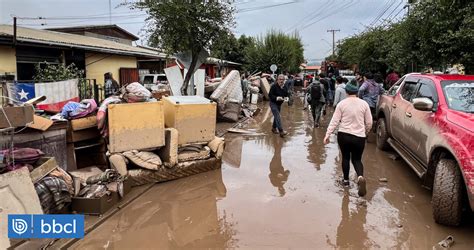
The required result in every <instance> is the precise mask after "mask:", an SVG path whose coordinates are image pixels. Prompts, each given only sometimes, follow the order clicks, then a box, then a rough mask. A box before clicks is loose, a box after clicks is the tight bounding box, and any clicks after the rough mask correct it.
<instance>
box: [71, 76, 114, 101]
mask: <svg viewBox="0 0 474 250" xmlns="http://www.w3.org/2000/svg"><path fill="white" fill-rule="evenodd" d="M77 87H78V89H79V98H80V100H83V99H94V100H95V101H96V102H97V103H100V102H102V101H103V100H104V99H105V98H107V96H105V93H107V92H108V91H106V88H105V86H104V85H99V84H97V81H96V79H82V80H80V81H79V85H78V86H77Z"/></svg>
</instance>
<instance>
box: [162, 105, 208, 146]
mask: <svg viewBox="0 0 474 250" xmlns="http://www.w3.org/2000/svg"><path fill="white" fill-rule="evenodd" d="M163 102H164V106H165V125H166V127H169V128H175V129H177V130H178V133H179V136H178V144H179V145H184V144H191V143H207V142H209V141H211V140H212V139H214V136H215V133H216V103H214V102H211V101H210V100H209V99H206V98H204V97H200V96H169V97H165V98H163Z"/></svg>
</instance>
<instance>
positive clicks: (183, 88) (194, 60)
mask: <svg viewBox="0 0 474 250" xmlns="http://www.w3.org/2000/svg"><path fill="white" fill-rule="evenodd" d="M198 57H199V53H192V54H191V65H190V66H189V69H188V72H187V73H186V76H185V77H184V82H183V86H181V95H188V92H187V90H188V87H189V80H191V76H192V75H193V74H194V72H195V71H196V69H195V67H196V64H197V61H198Z"/></svg>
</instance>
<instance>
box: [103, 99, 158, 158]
mask: <svg viewBox="0 0 474 250" xmlns="http://www.w3.org/2000/svg"><path fill="white" fill-rule="evenodd" d="M108 118H109V151H110V152H111V153H119V152H124V151H129V150H134V149H135V150H142V149H149V148H159V147H162V146H164V145H165V122H164V111H163V102H161V101H159V102H142V103H127V104H111V105H109V106H108Z"/></svg>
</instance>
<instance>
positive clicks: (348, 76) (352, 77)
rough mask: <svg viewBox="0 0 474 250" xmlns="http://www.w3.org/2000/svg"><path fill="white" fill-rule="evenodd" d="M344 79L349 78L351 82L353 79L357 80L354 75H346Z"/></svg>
mask: <svg viewBox="0 0 474 250" xmlns="http://www.w3.org/2000/svg"><path fill="white" fill-rule="evenodd" d="M342 77H345V78H347V80H349V82H351V80H352V79H355V78H356V77H355V76H354V75H345V76H342Z"/></svg>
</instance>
